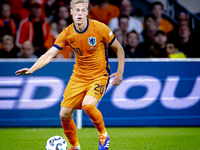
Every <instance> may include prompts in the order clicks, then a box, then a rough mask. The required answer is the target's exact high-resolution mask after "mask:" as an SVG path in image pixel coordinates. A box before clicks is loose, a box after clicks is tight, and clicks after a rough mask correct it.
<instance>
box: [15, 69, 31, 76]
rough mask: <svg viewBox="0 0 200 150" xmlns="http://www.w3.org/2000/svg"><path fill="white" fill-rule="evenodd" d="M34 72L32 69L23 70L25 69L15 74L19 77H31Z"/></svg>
mask: <svg viewBox="0 0 200 150" xmlns="http://www.w3.org/2000/svg"><path fill="white" fill-rule="evenodd" d="M32 73H33V72H32V71H31V69H28V68H23V69H20V70H18V71H16V72H15V74H16V75H17V76H19V75H29V74H32Z"/></svg>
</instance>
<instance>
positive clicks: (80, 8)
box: [71, 3, 88, 24]
mask: <svg viewBox="0 0 200 150" xmlns="http://www.w3.org/2000/svg"><path fill="white" fill-rule="evenodd" d="M71 15H72V18H73V20H74V22H75V23H76V24H83V23H84V22H85V21H86V16H87V15H88V6H87V3H78V4H74V5H73V6H72V9H71Z"/></svg>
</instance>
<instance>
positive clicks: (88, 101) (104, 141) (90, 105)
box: [82, 79, 110, 150]
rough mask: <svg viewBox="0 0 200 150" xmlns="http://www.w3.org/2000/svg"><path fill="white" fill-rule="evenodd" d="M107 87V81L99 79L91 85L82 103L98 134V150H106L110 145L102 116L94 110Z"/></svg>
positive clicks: (97, 110)
mask: <svg viewBox="0 0 200 150" xmlns="http://www.w3.org/2000/svg"><path fill="white" fill-rule="evenodd" d="M107 85H108V79H107V80H106V79H100V80H97V81H95V82H94V83H92V84H91V87H90V89H89V90H88V92H87V94H86V96H85V97H84V99H83V102H82V106H83V109H84V111H85V113H86V114H87V115H88V116H89V117H90V119H91V121H92V122H93V124H94V125H95V127H96V128H97V131H98V134H99V135H98V136H99V148H98V150H107V149H108V148H109V143H110V137H109V136H108V135H107V131H106V128H105V125H104V121H103V116H102V114H101V112H100V111H99V109H97V108H96V105H97V103H98V102H99V100H100V99H101V97H102V96H103V94H104V92H105V89H106V87H107Z"/></svg>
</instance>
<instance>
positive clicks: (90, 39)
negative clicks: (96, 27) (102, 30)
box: [88, 37, 97, 46]
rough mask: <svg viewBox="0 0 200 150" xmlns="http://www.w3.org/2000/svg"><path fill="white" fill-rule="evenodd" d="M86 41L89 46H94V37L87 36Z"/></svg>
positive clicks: (95, 42)
mask: <svg viewBox="0 0 200 150" xmlns="http://www.w3.org/2000/svg"><path fill="white" fill-rule="evenodd" d="M88 43H89V45H91V46H95V45H96V44H97V41H96V38H95V37H89V38H88Z"/></svg>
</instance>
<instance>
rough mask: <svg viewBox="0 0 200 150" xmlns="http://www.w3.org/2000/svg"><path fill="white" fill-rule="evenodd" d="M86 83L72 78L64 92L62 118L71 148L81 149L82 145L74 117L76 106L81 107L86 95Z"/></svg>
mask: <svg viewBox="0 0 200 150" xmlns="http://www.w3.org/2000/svg"><path fill="white" fill-rule="evenodd" d="M84 87H85V85H84V84H82V83H79V82H77V81H74V80H71V79H70V81H69V82H68V84H67V87H66V88H65V91H64V94H63V101H62V102H61V110H60V118H61V123H62V127H63V130H64V133H65V135H66V136H67V138H68V141H69V143H70V144H71V145H72V147H71V149H70V150H73V149H78V150H80V145H79V142H78V137H77V133H76V131H77V129H76V125H75V123H74V121H73V119H72V115H73V112H74V110H75V108H76V109H77V108H80V106H81V104H82V100H83V98H84V96H85V93H86V92H85V91H84Z"/></svg>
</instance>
